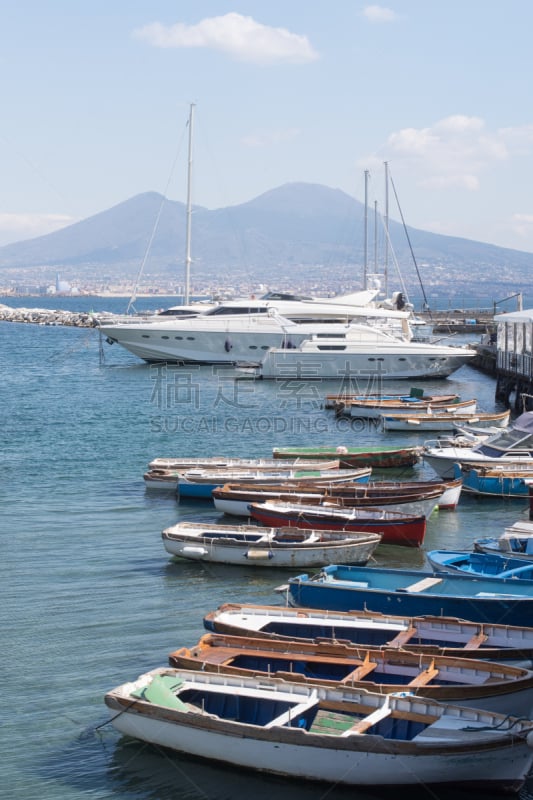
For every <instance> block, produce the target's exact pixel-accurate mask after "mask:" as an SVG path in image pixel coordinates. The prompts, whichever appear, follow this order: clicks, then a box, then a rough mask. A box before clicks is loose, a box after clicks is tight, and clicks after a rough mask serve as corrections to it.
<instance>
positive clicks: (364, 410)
mask: <svg viewBox="0 0 533 800" xmlns="http://www.w3.org/2000/svg"><path fill="white" fill-rule="evenodd" d="M476 408H477V400H463V401H461V402H459V403H452V404H450V405H449V406H444V409H445V410H446V411H447V412H448V413H449V414H450V416H451V415H453V414H461V415H463V414H474V413H475V411H476ZM403 409H405V406H404V407H403ZM403 409H402V408H400V407H398V408H396V409H394V408H392V407H391V406H383V405H380V404H379V403H376V404H375V405H372V404H368V405H367V404H366V403H351V404H350V405H349V406H348V410H349V412H350V416H352V417H359V418H363V419H379V420H381V418H382V417H383V416H388V415H393V414H396V413H398V414H400V413H402V411H403ZM444 409H443V407H442V406H439V408H438V409H436V413H439V414H442V413H443V410H444ZM408 413H409V415H410V417H413V418H416V419H418V417H419V416H423V415H425V414H427V405H423V404H422V403H421V404H420V405H418V404H417V403H413V404H412V406H411V407H410V408H409V410H408Z"/></svg>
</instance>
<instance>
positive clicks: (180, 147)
mask: <svg viewBox="0 0 533 800" xmlns="http://www.w3.org/2000/svg"><path fill="white" fill-rule="evenodd" d="M188 125H189V122H188V120H187V123H186V125H185V129H184V132H183V133H182V136H181V138H180V141H179V144H178V148H177V150H176V155H175V156H174V160H173V162H172V166H171V168H170V173H169V176H168V178H167V182H166V185H165V189H164V192H163V196H162V197H161V203H160V204H159V210H158V212H157V216H156V219H155V222H154V227H153V229H152V233H151V235H150V239H149V241H148V244H147V246H146V250H145V252H144V257H143V260H142V262H141V266H140V267H139V272H138V273H137V278H136V280H135V284H134V287H133V291H132V293H131V297H130V300H129V303H128V306H127V308H126V314H129V313H130V309H131V308H133V309H134V310H135V307H134V305H133V304H134V302H135V301H136V299H137V290H138V288H139V283H140V280H141V277H142V274H143V272H144V267H145V266H146V261H147V260H148V254H149V252H150V250H151V248H152V244H153V241H154V238H155V235H156V232H157V228H158V226H159V222H160V219H161V214H162V213H163V206H164V205H165V201H166V199H167V194H168V188H169V186H170V182H171V180H172V176H173V175H174V170H175V169H176V164H177V162H178V156H179V155H180V153H181V151H182V147H183V142H184V139H185V131H186V130H187V128H188Z"/></svg>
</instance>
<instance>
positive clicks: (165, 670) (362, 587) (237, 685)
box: [105, 446, 533, 792]
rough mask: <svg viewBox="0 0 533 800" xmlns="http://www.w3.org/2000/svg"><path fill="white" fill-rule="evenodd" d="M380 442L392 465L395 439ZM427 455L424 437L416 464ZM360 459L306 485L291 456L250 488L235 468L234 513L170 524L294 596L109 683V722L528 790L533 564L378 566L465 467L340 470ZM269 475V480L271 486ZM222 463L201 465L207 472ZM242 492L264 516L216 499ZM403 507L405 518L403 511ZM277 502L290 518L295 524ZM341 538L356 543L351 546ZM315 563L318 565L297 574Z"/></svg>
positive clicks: (199, 546)
mask: <svg viewBox="0 0 533 800" xmlns="http://www.w3.org/2000/svg"><path fill="white" fill-rule="evenodd" d="M342 449H346V450H347V451H348V452H347V453H342V452H340V453H339V452H338V450H342ZM378 449H379V450H380V451H381V452H380V453H379V456H377V457H378V458H384V459H386V458H387V453H386V448H378ZM396 449H398V448H396ZM469 449H470V448H465V450H469ZM278 450H279V449H278ZM332 450H334V451H335V454H336V455H337V456H348V457H349V456H350V455H351V454H350V452H349V448H348V447H346V448H342V447H335V448H329V447H316V448H307V451H306V452H305V453H304V452H303V451H302V450H301V449H298V454H297V455H295V452H296V448H291V455H289V453H288V452H283V453H282V454H281V455H280V454H279V452H274V456H275V458H274V459H273V460H275V461H276V462H278V463H281V462H282V459H283V457H284V456H286V457H287V458H293V459H294V458H306V459H308V460H311V461H313V462H314V463H315V464H316V466H318V465H319V463H320V464H321V465H322V464H323V463H324V461H325V460H327V459H328V458H329V459H331V460H333V459H334V457H333V455H332ZM365 450H366V452H367V454H368V453H370V452H373V451H372V449H371V448H365ZM312 451H314V453H313V454H312V455H311V456H309V452H312ZM421 453H422V454H423V455H425V453H426V449H425V446H424V447H423V448H417V458H416V461H415V462H414V464H410V466H414V465H415V464H418V463H419V462H420V455H421ZM357 455H359V453H358V454H357ZM373 455H374V453H373ZM315 458H316V459H317V460H316V461H315ZM339 461H340V459H339ZM300 464H301V462H300ZM307 466H308V465H307ZM350 468H352V469H353V464H346V463H345V464H342V462H341V463H338V462H337V464H336V465H335V466H333V467H331V468H329V469H328V470H324V471H323V474H321V475H319V476H315V477H316V478H317V480H316V482H315V481H314V480H311V481H309V480H306V479H305V478H304V477H303V476H302V480H301V481H299V480H296V479H294V480H292V478H293V473H294V470H293V472H292V473H291V470H290V468H289V469H285V470H283V477H282V478H281V479H280V477H279V473H278V475H276V474H275V472H276V469H275V467H273V466H272V465H269V467H268V468H266V467H263V470H259V469H257V470H255V475H254V479H253V480H251V481H249V482H248V483H246V484H244V483H243V482H242V480H244V479H245V478H246V474H247V473H246V470H242V469H241V470H240V471H239V469H235V470H234V471H233V473H232V474H233V476H234V477H235V480H231V481H227V482H226V483H224V484H223V485H221V486H218V487H217V486H215V485H214V484H215V482H214V481H212V483H213V485H212V487H211V489H210V499H211V500H212V501H213V507H214V508H216V509H218V510H219V511H222V513H223V517H222V519H221V520H217V521H215V522H211V521H194V522H188V523H184V522H178V523H177V524H176V525H173V526H170V527H169V528H166V529H165V530H164V531H163V532H162V540H163V545H164V548H165V550H166V551H167V553H168V554H169V555H171V556H172V557H173V558H174V559H176V558H177V559H187V560H188V561H191V560H195V561H198V562H203V561H214V562H216V563H218V564H230V565H231V564H234V565H235V564H238V565H240V566H241V567H243V568H246V567H250V568H255V567H258V566H267V565H268V566H278V567H288V568H290V569H291V570H292V574H291V575H290V576H289V577H288V579H287V582H286V583H285V584H284V585H283V586H282V587H278V589H279V595H278V597H279V598H280V604H279V605H276V606H260V605H254V604H253V603H250V604H248V605H242V606H241V605H239V604H238V603H231V604H225V605H223V606H220V607H218V608H217V609H216V610H215V611H211V612H207V613H206V614H205V616H204V618H203V624H204V627H205V628H206V629H207V631H209V632H208V633H207V634H204V635H203V636H201V637H200V639H199V640H198V641H197V643H196V644H190V643H181V644H180V643H174V644H173V647H174V649H172V650H171V648H169V663H168V664H166V665H164V666H160V667H156V668H155V669H152V670H150V671H149V672H145V673H143V674H142V675H140V676H139V677H138V678H136V679H133V680H132V681H130V682H127V683H124V684H122V685H120V686H118V687H116V688H115V689H112V690H110V691H109V692H107V694H106V697H105V702H106V704H107V705H108V707H109V709H110V711H111V712H112V715H113V716H112V718H111V720H110V722H111V723H112V724H113V725H114V726H115V728H116V729H117V730H118V731H120V732H121V733H124V734H126V735H129V736H134V737H135V738H138V739H141V740H143V741H146V742H150V743H153V744H156V745H158V746H162V747H167V748H170V749H173V750H177V751H180V752H183V753H186V754H190V755H194V756H198V757H202V758H207V759H212V760H218V761H221V762H223V763H225V764H227V765H229V766H231V767H233V768H251V769H261V770H264V771H266V772H269V773H272V774H276V775H280V776H289V777H293V778H298V779H302V780H312V781H330V782H333V781H335V783H345V784H346V785H349V786H368V787H370V786H372V787H373V788H381V787H387V786H398V785H405V786H409V785H413V786H417V785H419V784H420V782H423V783H424V784H425V785H427V786H442V785H450V786H452V785H457V786H466V787H470V788H475V789H482V790H487V791H491V792H492V791H499V792H500V791H501V792H517V791H518V790H519V789H520V788H521V787H522V786H523V784H524V782H525V781H526V779H527V776H528V775H529V774H530V772H531V769H532V767H533V719H532V717H533V661H532V659H533V627H530V626H529V624H528V623H529V622H530V620H531V619H533V616H532V611H533V584H532V581H531V579H530V577H529V573H528V572H527V570H530V569H531V566H530V565H529V566H527V568H526V569H524V567H523V566H522V565H521V564H520V563H519V564H517V565H515V564H514V562H511V561H509V560H508V561H507V565H508V567H509V569H506V570H504V572H503V574H501V573H498V574H497V575H492V576H489V575H487V574H480V573H474V572H473V571H468V572H467V571H466V570H465V571H463V572H461V573H459V570H456V572H457V574H455V572H454V573H452V572H451V571H447V572H445V571H444V567H442V568H441V566H439V565H438V564H437V565H435V564H431V563H430V566H429V567H428V568H423V569H416V570H406V569H399V568H394V569H393V568H386V567H380V566H375V565H372V566H369V564H370V563H371V562H373V554H374V553H377V552H378V549H379V548H380V547H381V545H383V544H387V543H395V544H408V545H409V546H411V547H412V546H415V547H419V548H420V547H421V546H422V545H423V543H424V535H425V530H426V522H427V518H428V516H429V514H431V512H432V509H434V508H435V507H437V506H438V505H439V500H442V498H443V496H444V493H445V492H446V491H448V490H449V489H450V488H451V485H452V484H455V487H454V488H456V489H458V495H457V500H456V502H458V497H459V496H460V492H461V489H462V482H463V478H462V476H458V477H454V478H453V479H450V480H446V479H443V478H441V476H440V475H437V476H436V477H435V479H434V480H433V481H426V482H424V481H420V482H418V481H415V480H412V481H406V482H402V481H380V480H376V481H374V480H373V475H372V467H368V469H369V470H370V471H369V472H368V473H367V475H366V478H365V479H364V480H357V479H355V478H353V476H352V479H349V480H347V481H341V480H339V481H337V482H334V480H333V479H331V475H332V474H333V473H335V472H338V473H339V474H340V472H342V471H343V470H348V471H349V469H350ZM385 468H387V467H385ZM154 469H160V470H169V471H170V470H171V469H172V467H167V466H163V465H161V464H160V465H159V466H158V467H154ZM174 469H175V472H177V473H179V475H181V474H183V473H182V472H181V471H180V468H179V467H178V468H174ZM195 471H197V472H198V473H200V471H201V470H200V466H199V465H197V466H196V467H194V468H192V469H189V472H193V473H194V472H195ZM300 471H304V470H300ZM306 471H310V472H322V470H321V469H316V470H313V469H312V468H311V467H309V466H308V469H307V470H306ZM228 474H229V473H228V472H226V473H225V475H226V477H227V476H228ZM248 474H250V470H248ZM269 474H270V475H271V477H272V483H269V481H268V480H264V478H265V476H268V475H269ZM215 475H216V473H215V472H214V471H213V470H211V471H210V472H209V474H206V473H205V472H204V473H203V479H204V482H205V483H208V481H209V478H211V479H212V478H213V477H214V476H215ZM261 476H262V477H263V482H262V483H261ZM219 477H220V472H219ZM276 477H277V478H278V483H277V484H276V483H274V480H275V479H276ZM424 483H425V484H426V485H425V486H424V487H423V484H424ZM428 483H429V484H431V486H428V485H427V484H428ZM324 484H327V489H325V488H324ZM231 492H233V493H234V497H233V500H235V501H237V500H238V502H239V503H240V504H241V505H240V506H238V508H239V509H240V516H241V517H243V516H246V512H248V517H251V520H253V521H255V524H253V523H252V522H251V520H250V519H248V522H247V524H246V525H240V524H239V525H234V524H233V523H232V521H231V520H230V519H229V517H227V518H225V519H224V514H226V515H227V514H228V512H229V513H233V512H231V509H230V508H229V507H226V508H224V507H223V506H217V504H216V502H217V500H218V499H219V498H220V499H221V501H224V498H226V500H228V499H231V498H228V495H229V494H230V493H231ZM254 492H255V495H256V496H255V497H254ZM258 492H261V493H262V496H260V497H257V494H258ZM235 495H237V496H238V497H235ZM296 496H297V497H298V502H294V501H295V498H296ZM306 498H307V500H306ZM311 498H312V501H311ZM415 498H416V499H415ZM255 500H257V502H254V501H255ZM376 500H381V502H382V504H383V505H382V506H381V507H379V506H375V505H373V503H374V502H375V501H376ZM385 500H389V501H390V502H389V503H386V502H385ZM426 501H427V504H428V505H427V508H425V509H424V510H422V508H420V509H419V511H420V512H421V513H420V514H419V515H415V514H406V513H405V511H406V509H407V507H408V504H409V503H415V502H420V503H421V502H426ZM402 504H405V505H404V512H401V511H398V510H396V509H397V508H398V506H400V505H402ZM452 507H454V505H453V504H452ZM236 508H237V507H234V511H235V509H236ZM393 509H394V510H393ZM280 510H283V511H284V512H287V514H288V515H289V516H288V517H285V518H283V520H281V518H280V517H279V513H280ZM410 511H412V512H413V511H414V508H413V507H411V508H410ZM274 514H276V515H277V516H269V515H274ZM274 520H275V521H274ZM326 520H327V523H326ZM371 522H372V523H373V527H372V529H370V523H371ZM365 524H366V525H368V526H369V527H367V528H365ZM393 531H394V533H393ZM365 537H366V538H365ZM335 547H337V548H339V547H343V548H345V551H344V555H343V556H342V557H341V556H340V555H339V557H337V556H336V552H335V549H334V548H335ZM347 547H350V548H351V552H348V551H347V550H346V548H347ZM365 547H366V550H365V549H364V548H365ZM340 552H341V551H340V550H337V554H340ZM432 552H433V551H431V550H430V551H428V552H427V554H426V556H427V557H428V558H429V556H430V554H431V553H432ZM472 552H474V543H473V550H472ZM230 553H232V555H231V556H230V555H229V554H230ZM444 553H445V555H446V553H447V554H448V555H449V556H450V558H451V552H450V551H444ZM304 554H306V555H307V557H308V558H309V560H308V561H307V562H305V561H304V560H303V559H304V557H305V556H304ZM435 555H436V553H435ZM463 555H464V554H463ZM478 555H481V554H478ZM507 558H508V559H509V556H507ZM467 560H468V561H475V559H470V558H469V559H467ZM304 564H305V566H304ZM300 565H302V569H309V570H316V572H314V574H309V575H308V574H298V572H297V570H298V568H299V567H300ZM447 566H448V567H449V570H451V569H452V568H454V567H453V565H451V564H448V565H447ZM198 568H199V569H201V567H200V566H199V567H198ZM516 570H518V572H516ZM520 570H523V571H522V572H520ZM511 573H512V574H511ZM229 574H230V573H229ZM391 609H394V614H393V615H391V613H390V612H391ZM235 741H238V742H239V748H235V747H234V742H235ZM339 775H340V776H341V777H339ZM334 776H335V777H334Z"/></svg>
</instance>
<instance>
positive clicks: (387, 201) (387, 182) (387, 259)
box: [383, 161, 389, 297]
mask: <svg viewBox="0 0 533 800" xmlns="http://www.w3.org/2000/svg"><path fill="white" fill-rule="evenodd" d="M384 164H385V266H384V269H383V271H384V273H385V287H384V289H385V297H387V296H388V291H389V289H388V283H389V162H388V161H385V162H384Z"/></svg>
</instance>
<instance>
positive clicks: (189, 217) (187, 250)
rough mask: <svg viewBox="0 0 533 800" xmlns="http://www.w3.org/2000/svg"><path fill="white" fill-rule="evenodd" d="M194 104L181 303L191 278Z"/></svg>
mask: <svg viewBox="0 0 533 800" xmlns="http://www.w3.org/2000/svg"><path fill="white" fill-rule="evenodd" d="M194 108H195V104H194V103H191V107H190V111H189V158H188V167H187V227H186V230H185V293H184V298H183V302H184V304H185V305H188V303H189V293H190V278H191V223H192V134H193V120H194Z"/></svg>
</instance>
